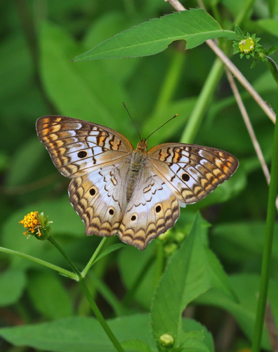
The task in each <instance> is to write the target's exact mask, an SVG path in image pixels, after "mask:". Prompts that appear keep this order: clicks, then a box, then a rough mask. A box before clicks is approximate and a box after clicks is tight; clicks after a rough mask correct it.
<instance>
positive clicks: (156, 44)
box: [73, 9, 236, 61]
mask: <svg viewBox="0 0 278 352" xmlns="http://www.w3.org/2000/svg"><path fill="white" fill-rule="evenodd" d="M218 37H225V38H227V39H236V35H235V33H234V32H232V31H225V30H223V29H222V28H221V27H220V25H219V24H218V22H216V21H215V20H214V19H213V18H212V17H211V16H210V15H209V14H208V13H206V12H205V11H204V10H201V9H193V10H190V11H182V12H176V13H173V14H170V15H166V16H163V17H161V18H155V19H152V20H150V21H149V22H144V23H142V24H140V25H138V26H136V27H133V28H131V29H128V30H126V31H124V32H122V33H119V34H117V35H115V36H114V37H112V38H110V39H108V40H106V41H105V42H103V43H101V44H99V45H98V46H96V47H94V48H93V49H91V50H89V51H87V52H85V53H84V54H81V55H79V56H76V57H75V58H74V59H73V61H86V60H96V59H108V58H109V59H112V58H113V59H118V58H122V57H138V56H147V55H153V54H157V53H159V52H161V51H163V50H165V49H166V48H167V46H168V45H169V44H170V43H172V42H173V41H175V40H182V39H183V40H186V48H187V49H191V48H194V47H196V46H198V45H200V44H202V43H203V42H205V41H206V40H207V39H213V38H218Z"/></svg>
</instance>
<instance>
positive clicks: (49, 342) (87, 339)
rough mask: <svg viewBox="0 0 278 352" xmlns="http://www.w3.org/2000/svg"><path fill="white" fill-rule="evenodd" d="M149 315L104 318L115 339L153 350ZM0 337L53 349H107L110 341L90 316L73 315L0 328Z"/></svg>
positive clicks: (72, 351) (84, 351)
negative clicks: (45, 321) (139, 341)
mask: <svg viewBox="0 0 278 352" xmlns="http://www.w3.org/2000/svg"><path fill="white" fill-rule="evenodd" d="M149 319H150V318H149V315H148V314H141V315H133V316H127V317H123V318H116V319H112V320H110V321H108V324H109V326H110V328H111V329H112V331H113V333H114V334H115V336H116V337H117V338H118V340H119V341H120V342H121V341H126V340H131V339H132V340H135V339H136V340H142V341H143V342H144V343H145V344H146V345H149V346H151V347H152V349H151V350H152V351H153V352H154V351H156V349H155V342H154V340H153V338H152V336H151V333H150V326H149ZM0 336H2V337H3V338H4V339H6V340H7V341H9V342H10V343H11V344H13V345H15V346H30V347H33V348H37V349H41V350H44V351H56V352H65V351H67V352H76V351H78V352H92V351H97V352H107V351H110V350H113V349H112V344H111V342H110V340H109V339H108V337H107V335H106V334H105V332H104V331H103V329H102V328H101V326H100V324H99V322H98V321H97V320H96V319H94V318H86V317H75V318H66V319H59V320H55V321H53V322H50V323H43V324H36V325H27V326H20V327H15V328H3V329H0Z"/></svg>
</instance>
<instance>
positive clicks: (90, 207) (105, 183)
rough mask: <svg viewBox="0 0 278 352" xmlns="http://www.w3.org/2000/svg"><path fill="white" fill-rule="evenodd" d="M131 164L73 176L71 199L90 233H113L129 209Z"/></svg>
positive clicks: (121, 164) (70, 188) (111, 166)
mask: <svg viewBox="0 0 278 352" xmlns="http://www.w3.org/2000/svg"><path fill="white" fill-rule="evenodd" d="M127 171H128V163H120V164H116V165H114V164H113V165H110V166H106V167H104V168H99V169H98V170H94V171H92V172H90V173H89V174H88V175H84V176H81V177H76V178H74V179H73V180H72V181H71V183H70V185H69V196H70V202H71V203H72V205H73V207H74V209H75V210H76V212H77V213H78V214H79V215H80V217H81V219H82V220H83V222H84V223H85V232H86V234H87V235H97V236H106V237H107V236H112V235H115V234H116V233H117V232H118V227H119V226H120V223H121V221H122V218H123V214H124V212H125V209H126V204H127V200H126V184H127V182H126V177H127Z"/></svg>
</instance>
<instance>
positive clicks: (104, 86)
mask: <svg viewBox="0 0 278 352" xmlns="http://www.w3.org/2000/svg"><path fill="white" fill-rule="evenodd" d="M39 41H40V51H41V55H40V58H41V77H42V81H43V84H44V88H45V90H46V93H47V95H48V97H49V99H50V100H51V101H52V102H53V103H54V105H55V106H56V108H57V109H58V111H59V113H60V114H62V115H66V116H70V117H76V118H80V119H84V120H87V121H94V122H97V123H99V124H102V125H104V126H109V127H110V128H113V129H118V127H119V126H121V133H123V134H125V135H126V136H127V137H130V136H131V134H132V133H131V132H133V130H132V131H131V129H130V126H129V124H127V123H121V118H120V116H124V114H126V113H125V111H124V109H123V106H122V104H121V102H122V101H128V94H127V92H126V91H125V90H124V88H123V85H122V83H121V82H120V80H119V79H116V78H115V77H112V76H111V74H110V73H109V72H108V70H106V67H105V66H104V65H102V64H101V63H100V62H94V63H90V64H89V65H88V64H83V65H80V64H76V63H73V62H71V58H72V56H74V55H76V54H77V53H78V52H80V50H81V48H83V47H81V46H80V45H78V44H77V43H76V42H74V41H73V40H72V38H71V37H69V35H67V34H66V33H65V32H64V31H63V30H62V29H61V28H59V27H58V26H55V25H53V24H51V23H47V22H44V23H43V25H42V26H41V30H40V35H39ZM61 77H62V78H61ZM115 116H119V118H118V119H116V118H115ZM125 121H126V120H125Z"/></svg>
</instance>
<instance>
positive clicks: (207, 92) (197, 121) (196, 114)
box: [181, 58, 224, 143]
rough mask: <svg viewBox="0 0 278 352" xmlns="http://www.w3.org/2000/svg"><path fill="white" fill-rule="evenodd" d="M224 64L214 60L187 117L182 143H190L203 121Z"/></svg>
mask: <svg viewBox="0 0 278 352" xmlns="http://www.w3.org/2000/svg"><path fill="white" fill-rule="evenodd" d="M223 67H224V64H223V63H222V61H221V60H220V59H218V58H217V59H215V61H214V64H213V66H212V69H211V71H210V73H209V75H208V77H207V79H206V82H205V84H204V86H203V89H202V91H201V93H200V95H199V97H198V100H197V102H196V104H195V106H194V109H193V111H192V113H191V115H190V117H189V120H188V123H187V126H186V128H185V130H184V132H183V135H182V137H181V142H182V143H192V142H193V141H194V138H195V137H196V134H197V132H198V129H199V127H200V125H201V122H202V120H203V117H204V114H205V111H206V110H207V107H208V105H209V102H210V100H211V97H212V94H213V92H214V90H215V87H216V86H217V83H218V81H219V79H220V77H221V75H222V73H223Z"/></svg>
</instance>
